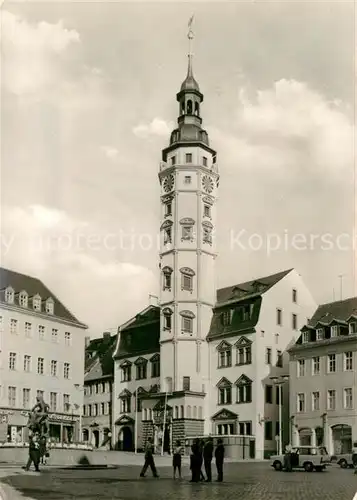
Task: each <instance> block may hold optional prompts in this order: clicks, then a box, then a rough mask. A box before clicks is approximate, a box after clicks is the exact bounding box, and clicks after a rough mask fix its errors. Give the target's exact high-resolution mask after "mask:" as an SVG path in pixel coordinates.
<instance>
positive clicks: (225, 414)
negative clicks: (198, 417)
mask: <svg viewBox="0 0 357 500" xmlns="http://www.w3.org/2000/svg"><path fill="white" fill-rule="evenodd" d="M237 418H238V415H237V414H236V413H234V412H233V411H231V410H228V409H227V408H222V410H219V411H218V412H217V413H215V414H214V415H213V416H212V420H236V419H237Z"/></svg>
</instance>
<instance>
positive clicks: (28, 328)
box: [25, 321, 32, 337]
mask: <svg viewBox="0 0 357 500" xmlns="http://www.w3.org/2000/svg"><path fill="white" fill-rule="evenodd" d="M31 335H32V324H31V323H29V322H28V321H26V322H25V336H26V337H31Z"/></svg>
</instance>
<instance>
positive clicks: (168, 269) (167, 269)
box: [162, 266, 174, 274]
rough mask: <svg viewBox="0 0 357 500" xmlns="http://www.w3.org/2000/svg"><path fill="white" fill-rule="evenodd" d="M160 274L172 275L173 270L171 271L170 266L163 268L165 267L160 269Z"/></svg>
mask: <svg viewBox="0 0 357 500" xmlns="http://www.w3.org/2000/svg"><path fill="white" fill-rule="evenodd" d="M162 272H163V273H164V274H171V273H173V272H174V270H173V269H172V267H170V266H165V267H163V268H162Z"/></svg>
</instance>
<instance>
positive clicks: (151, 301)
mask: <svg viewBox="0 0 357 500" xmlns="http://www.w3.org/2000/svg"><path fill="white" fill-rule="evenodd" d="M149 305H150V306H156V307H157V306H158V305H159V297H157V296H156V295H151V293H150V294H149Z"/></svg>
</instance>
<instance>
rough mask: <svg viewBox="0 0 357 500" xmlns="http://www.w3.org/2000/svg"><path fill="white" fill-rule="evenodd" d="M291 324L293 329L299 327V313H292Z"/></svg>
mask: <svg viewBox="0 0 357 500" xmlns="http://www.w3.org/2000/svg"><path fill="white" fill-rule="evenodd" d="M291 326H292V329H293V330H297V329H298V320H297V314H294V313H293V314H292V315H291Z"/></svg>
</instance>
